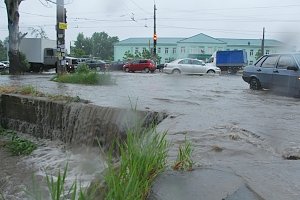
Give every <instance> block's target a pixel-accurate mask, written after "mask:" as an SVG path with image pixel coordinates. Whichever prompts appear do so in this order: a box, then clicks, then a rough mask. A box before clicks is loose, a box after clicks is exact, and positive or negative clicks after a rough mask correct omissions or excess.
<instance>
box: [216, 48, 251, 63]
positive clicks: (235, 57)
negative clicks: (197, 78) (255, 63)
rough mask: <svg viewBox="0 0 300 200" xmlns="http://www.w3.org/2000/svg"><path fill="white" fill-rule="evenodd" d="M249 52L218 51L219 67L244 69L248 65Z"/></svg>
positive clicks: (217, 60) (217, 61)
mask: <svg viewBox="0 0 300 200" xmlns="http://www.w3.org/2000/svg"><path fill="white" fill-rule="evenodd" d="M247 63H248V60H247V52H246V51H245V50H232V51H217V53H216V66H217V67H243V66H245V65H247Z"/></svg>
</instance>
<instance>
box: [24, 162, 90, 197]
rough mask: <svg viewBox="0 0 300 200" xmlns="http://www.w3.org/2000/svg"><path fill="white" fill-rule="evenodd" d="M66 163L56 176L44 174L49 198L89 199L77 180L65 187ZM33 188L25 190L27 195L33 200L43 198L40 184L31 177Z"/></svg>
mask: <svg viewBox="0 0 300 200" xmlns="http://www.w3.org/2000/svg"><path fill="white" fill-rule="evenodd" d="M67 171H68V164H66V166H65V168H64V171H63V173H61V171H60V170H59V171H58V174H57V176H56V177H54V176H50V175H49V174H46V182H47V189H48V192H49V196H50V199H51V200H67V199H68V200H89V199H91V198H90V197H89V196H88V195H87V194H86V192H85V191H83V190H82V188H81V187H80V186H78V183H77V180H75V181H74V182H73V184H72V185H71V187H70V188H69V189H67V187H66V178H67ZM32 185H33V188H32V189H30V190H26V191H25V192H26V193H27V195H28V197H30V199H34V200H43V199H44V197H43V196H44V195H43V194H42V190H41V187H40V185H38V184H37V182H36V180H35V178H34V177H33V184H32Z"/></svg>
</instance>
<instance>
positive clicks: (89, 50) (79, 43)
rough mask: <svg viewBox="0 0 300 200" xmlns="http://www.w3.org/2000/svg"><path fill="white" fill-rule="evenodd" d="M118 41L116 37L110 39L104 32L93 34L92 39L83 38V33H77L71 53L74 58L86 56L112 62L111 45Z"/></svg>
mask: <svg viewBox="0 0 300 200" xmlns="http://www.w3.org/2000/svg"><path fill="white" fill-rule="evenodd" d="M118 41H119V38H118V37H111V36H109V35H108V34H107V33H105V32H100V33H99V32H95V33H94V34H93V35H92V37H85V36H84V35H83V33H79V34H78V36H77V40H76V41H75V43H74V44H75V47H74V48H73V50H72V53H73V54H74V56H76V57H82V56H83V55H87V56H91V57H98V58H100V59H102V60H113V54H114V46H113V45H114V43H116V42H118Z"/></svg>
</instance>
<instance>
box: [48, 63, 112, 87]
mask: <svg viewBox="0 0 300 200" xmlns="http://www.w3.org/2000/svg"><path fill="white" fill-rule="evenodd" d="M51 80H52V81H56V82H60V83H74V84H86V85H113V84H115V81H114V80H113V79H112V78H111V75H110V74H108V73H102V74H98V73H97V72H96V71H94V70H91V69H90V68H89V66H88V65H86V64H80V65H79V66H78V68H77V69H76V71H75V73H73V74H62V75H56V76H55V77H53V78H52V79H51Z"/></svg>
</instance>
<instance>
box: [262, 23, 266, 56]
mask: <svg viewBox="0 0 300 200" xmlns="http://www.w3.org/2000/svg"><path fill="white" fill-rule="evenodd" d="M264 54H265V27H264V28H263V38H262V41H261V55H262V56H263V55H264Z"/></svg>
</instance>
